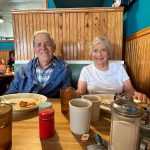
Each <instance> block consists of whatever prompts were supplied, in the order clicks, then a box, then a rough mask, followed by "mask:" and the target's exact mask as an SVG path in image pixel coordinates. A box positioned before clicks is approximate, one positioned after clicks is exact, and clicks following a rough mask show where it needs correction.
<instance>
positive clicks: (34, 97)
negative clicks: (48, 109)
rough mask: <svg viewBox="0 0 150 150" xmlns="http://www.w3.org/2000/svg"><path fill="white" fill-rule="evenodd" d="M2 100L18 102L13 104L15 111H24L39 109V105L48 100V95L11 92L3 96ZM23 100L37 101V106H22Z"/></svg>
mask: <svg viewBox="0 0 150 150" xmlns="http://www.w3.org/2000/svg"><path fill="white" fill-rule="evenodd" d="M0 98H1V102H4V103H5V102H6V103H16V104H12V107H13V113H20V112H21V113H24V112H28V111H31V110H35V109H37V107H38V105H39V104H40V103H42V102H45V101H47V97H46V96H43V95H40V94H34V93H18V94H9V95H4V96H1V97H0ZM21 101H24V102H28V103H32V102H35V104H36V105H35V106H31V107H29V108H28V107H27V108H26V107H20V105H19V103H20V102H21Z"/></svg>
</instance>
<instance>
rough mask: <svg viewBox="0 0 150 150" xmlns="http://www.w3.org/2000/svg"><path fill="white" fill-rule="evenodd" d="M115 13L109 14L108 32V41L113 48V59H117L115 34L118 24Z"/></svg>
mask: <svg viewBox="0 0 150 150" xmlns="http://www.w3.org/2000/svg"><path fill="white" fill-rule="evenodd" d="M115 18H116V16H115V13H114V12H108V30H107V35H108V39H109V40H110V43H111V46H112V59H115V49H114V48H115V46H116V44H117V43H116V41H115V34H116V33H115V32H116V24H115Z"/></svg>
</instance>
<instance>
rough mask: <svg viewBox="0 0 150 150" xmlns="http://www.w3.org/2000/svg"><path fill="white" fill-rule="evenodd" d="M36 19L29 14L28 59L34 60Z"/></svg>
mask: <svg viewBox="0 0 150 150" xmlns="http://www.w3.org/2000/svg"><path fill="white" fill-rule="evenodd" d="M33 22H34V18H33V14H29V37H28V40H29V50H28V57H27V59H28V58H30V57H31V58H33V57H34V55H35V54H34V50H33V41H32V40H33V39H32V37H33V34H34V23H33Z"/></svg>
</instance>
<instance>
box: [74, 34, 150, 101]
mask: <svg viewBox="0 0 150 150" xmlns="http://www.w3.org/2000/svg"><path fill="white" fill-rule="evenodd" d="M89 54H90V55H91V57H92V60H93V61H94V63H93V64H90V65H88V66H85V67H84V68H83V69H82V71H81V74H80V78H79V81H78V88H77V90H76V95H77V96H78V97H79V96H81V95H83V94H86V92H88V93H90V94H96V93H106V94H108V93H111V94H114V93H117V92H124V93H126V94H130V95H132V96H134V98H137V99H139V100H141V101H147V100H148V101H149V99H148V98H147V97H146V95H144V94H142V93H139V92H137V91H136V90H135V89H134V88H133V86H132V84H131V80H130V78H129V76H128V74H127V72H126V70H125V69H124V67H123V65H122V64H118V63H109V62H108V60H109V59H110V57H111V44H110V42H109V40H108V39H107V38H106V37H95V38H94V40H93V42H92V44H91V48H90V53H89Z"/></svg>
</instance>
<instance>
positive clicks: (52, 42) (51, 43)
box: [33, 30, 56, 50]
mask: <svg viewBox="0 0 150 150" xmlns="http://www.w3.org/2000/svg"><path fill="white" fill-rule="evenodd" d="M39 34H45V35H47V36H48V38H49V41H50V45H51V47H52V48H53V50H55V49H56V44H55V41H54V39H53V38H52V37H51V36H50V34H49V32H48V31H46V30H39V31H36V32H34V34H33V47H34V45H35V37H36V36H37V35H39Z"/></svg>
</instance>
